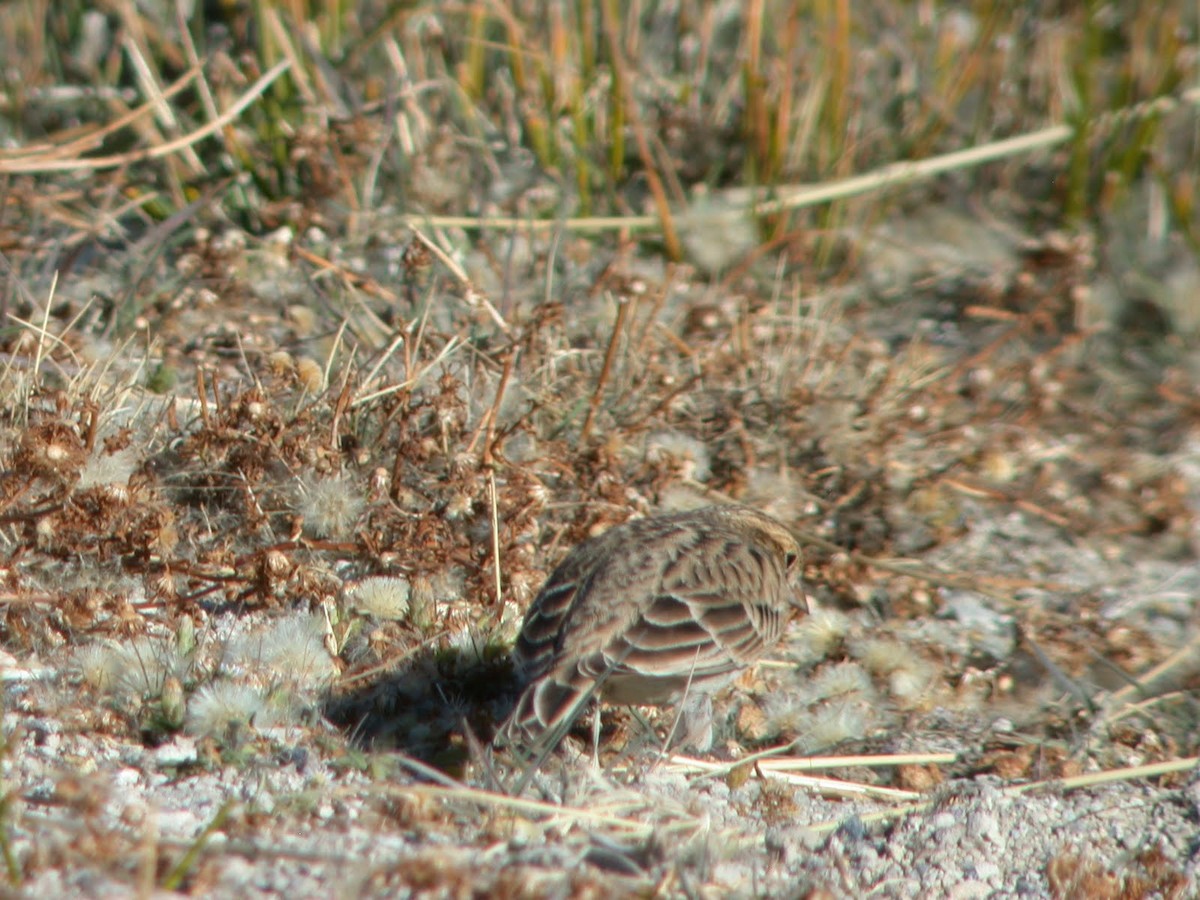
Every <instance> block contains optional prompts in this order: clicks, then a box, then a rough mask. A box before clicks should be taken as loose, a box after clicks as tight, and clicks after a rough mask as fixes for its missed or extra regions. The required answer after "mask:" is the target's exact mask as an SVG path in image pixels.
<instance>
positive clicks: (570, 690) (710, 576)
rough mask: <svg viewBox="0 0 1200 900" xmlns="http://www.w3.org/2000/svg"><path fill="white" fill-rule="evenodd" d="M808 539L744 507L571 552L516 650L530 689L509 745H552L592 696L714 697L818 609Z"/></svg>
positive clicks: (648, 524)
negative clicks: (804, 572) (797, 615)
mask: <svg viewBox="0 0 1200 900" xmlns="http://www.w3.org/2000/svg"><path fill="white" fill-rule="evenodd" d="M799 565H800V548H799V546H798V545H797V543H796V540H795V538H794V537H793V536H792V534H791V532H789V531H788V529H787V528H786V527H785V526H784V525H783V524H782V523H780V522H778V521H777V520H776V519H774V518H772V517H771V516H769V515H767V514H766V513H763V512H759V511H758V510H756V509H754V508H752V507H748V506H741V505H721V506H705V507H702V508H700V509H694V510H690V511H685V512H675V513H667V514H661V515H654V516H649V517H646V518H641V519H636V520H633V521H630V522H626V523H625V524H623V525H618V526H616V527H613V528H610V529H609V530H608V531H605V532H604V533H602V534H600V535H598V536H596V537H593V538H590V539H589V540H587V541H585V542H583V543H582V544H580V545H579V546H577V547H576V548H575V549H574V550H572V551H571V552H570V553H568V554H567V556H566V557H565V558H564V559H563V561H562V562H561V563H560V564H559V565H558V567H557V568H556V569H555V570H554V571H553V572H552V573H551V575H550V577H549V578H548V579H547V580H546V583H545V585H544V586H543V587H542V589H541V591H539V593H538V595H537V596H536V597H535V598H534V600H533V603H532V604H531V605H530V607H529V610H528V611H527V612H526V614H525V618H524V621H523V623H522V625H521V630H520V633H519V635H518V637H517V641H516V644H515V646H514V648H513V653H512V657H513V664H514V670H515V672H516V674H517V678H518V682H519V684H520V685H521V686H522V690H521V693H520V695H519V697H518V699H517V701H516V704H515V706H514V707H513V709H512V712H511V714H510V715H509V716H508V718H507V720H506V721H505V722H504V723H503V724H502V726H501V727H500V729H499V730H498V731H497V733H496V736H495V738H494V740H493V746H494V747H496V748H498V749H499V748H504V747H518V748H521V750H522V751H524V752H534V753H536V752H549V751H550V750H551V749H552V748H553V747H554V746H555V745H556V744H557V743H558V742H559V741H560V740H561V739H562V737H563V736H564V735H565V734H566V733H567V731H568V730H569V729H570V728H571V726H572V724H573V723H574V722H575V720H576V719H577V718H578V717H579V716H580V715H581V714H582V713H583V711H584V710H585V709H586V708H587V707H588V705H589V703H590V702H591V700H592V699H593V697H597V698H602V699H604V700H605V701H608V702H610V703H614V704H617V705H647V706H655V705H658V706H661V705H664V704H668V703H677V702H679V701H681V700H684V699H685V698H702V699H703V700H704V701H707V700H708V699H709V698H710V697H711V694H712V692H714V691H716V690H718V689H720V688H721V687H723V686H724V685H726V684H728V683H729V682H730V681H732V680H733V678H735V677H736V676H737V674H738V672H739V671H741V670H742V669H743V668H744V667H745V666H747V665H749V664H750V663H752V662H754V661H755V660H757V659H758V658H759V657H760V656H761V655H762V654H763V653H764V652H765V651H766V650H767V649H768V648H770V647H771V646H772V645H773V644H775V643H776V642H777V641H778V640H779V639H780V637H781V636H782V635H783V631H784V628H785V626H786V624H787V622H788V620H789V619H790V617H791V615H792V613H793V612H795V611H797V610H802V611H804V612H807V607H806V606H805V601H804V597H803V592H802V591H801V590H800V586H799V579H798V574H797V569H798V567H799Z"/></svg>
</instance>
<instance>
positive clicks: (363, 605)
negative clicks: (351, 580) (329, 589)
mask: <svg viewBox="0 0 1200 900" xmlns="http://www.w3.org/2000/svg"><path fill="white" fill-rule="evenodd" d="M411 593H412V586H411V585H410V584H409V582H408V579H407V578H400V577H389V576H380V577H376V578H364V579H363V580H362V581H360V582H358V583H357V584H354V585H351V586H350V587H348V588H347V589H346V596H347V599H348V600H349V601H350V605H351V607H352V608H354V609H355V610H357V611H358V612H360V613H363V614H364V615H368V616H371V617H372V618H375V619H396V620H399V619H403V618H404V617H405V615H407V614H408V598H409V595H410V594H411Z"/></svg>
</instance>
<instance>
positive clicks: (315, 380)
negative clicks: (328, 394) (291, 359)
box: [296, 356, 325, 394]
mask: <svg viewBox="0 0 1200 900" xmlns="http://www.w3.org/2000/svg"><path fill="white" fill-rule="evenodd" d="M296 378H297V380H298V381H299V382H300V385H301V387H303V388H304V389H305V390H306V391H308V392H309V393H310V394H319V393H321V391H323V390H325V370H324V369H322V368H321V364H320V363H319V362H317V361H316V360H313V359H309V358H308V357H307V356H304V357H301V358H300V359H298V360H296Z"/></svg>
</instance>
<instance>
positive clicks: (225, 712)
mask: <svg viewBox="0 0 1200 900" xmlns="http://www.w3.org/2000/svg"><path fill="white" fill-rule="evenodd" d="M276 722H277V717H276V716H275V715H274V712H273V710H272V709H271V706H270V704H269V703H268V702H267V696H266V694H265V693H264V692H263V691H262V690H260V689H259V688H256V687H253V686H252V685H249V684H243V683H241V682H237V681H226V680H221V681H214V682H212V683H211V684H206V685H204V687H202V688H200V690H198V691H196V693H195V694H193V695H192V698H191V700H190V701H189V702H188V705H187V730H188V731H190V732H191V733H192V734H196V735H201V736H203V737H213V738H217V739H224V738H228V737H230V736H231V735H235V734H236V733H237V732H239V731H241V730H244V729H247V728H250V727H255V728H259V729H262V728H269V727H271V726H273V725H275V724H276Z"/></svg>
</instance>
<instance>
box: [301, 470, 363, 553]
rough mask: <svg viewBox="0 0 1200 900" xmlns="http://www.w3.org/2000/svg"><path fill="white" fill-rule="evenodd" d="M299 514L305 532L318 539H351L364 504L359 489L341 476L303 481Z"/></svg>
mask: <svg viewBox="0 0 1200 900" xmlns="http://www.w3.org/2000/svg"><path fill="white" fill-rule="evenodd" d="M301 491H302V492H303V499H302V501H301V504H300V513H301V515H303V516H304V526H305V530H306V531H310V532H311V533H313V534H315V535H316V536H317V537H328V538H334V539H344V538H348V537H350V534H351V532H352V531H353V529H354V526H355V524H356V523H357V522H358V517H359V516H360V515H361V514H362V511H363V507H364V506H365V501H364V499H363V496H362V494H361V493H360V492H359V490H358V486H357V485H356V484H354V482H352V481H351V480H350V479H349V478H347V477H346V476H344V475H335V476H333V477H332V478H320V479H314V478H306V479H304V480H303V481H302V482H301Z"/></svg>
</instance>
